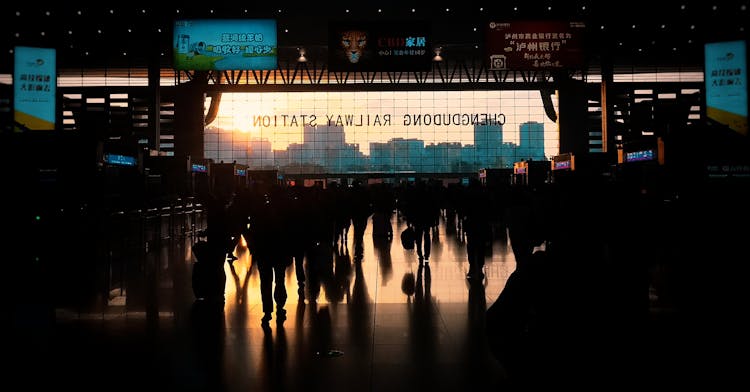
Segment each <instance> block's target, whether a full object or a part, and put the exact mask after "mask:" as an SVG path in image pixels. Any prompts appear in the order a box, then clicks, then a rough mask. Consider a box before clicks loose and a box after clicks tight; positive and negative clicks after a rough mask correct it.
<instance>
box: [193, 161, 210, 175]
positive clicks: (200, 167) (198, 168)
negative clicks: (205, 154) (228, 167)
mask: <svg viewBox="0 0 750 392" xmlns="http://www.w3.org/2000/svg"><path fill="white" fill-rule="evenodd" d="M192 171H193V173H208V168H207V167H206V165H199V164H197V163H193V165H192Z"/></svg>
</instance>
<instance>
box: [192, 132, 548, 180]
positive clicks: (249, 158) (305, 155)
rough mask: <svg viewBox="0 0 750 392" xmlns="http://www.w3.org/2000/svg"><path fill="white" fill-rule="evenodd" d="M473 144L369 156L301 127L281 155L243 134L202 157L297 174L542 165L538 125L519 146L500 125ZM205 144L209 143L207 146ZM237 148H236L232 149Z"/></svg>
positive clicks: (416, 146) (406, 146)
mask: <svg viewBox="0 0 750 392" xmlns="http://www.w3.org/2000/svg"><path fill="white" fill-rule="evenodd" d="M473 133H474V140H475V143H474V144H465V145H464V144H461V143H460V142H438V143H429V144H426V143H425V141H424V140H421V139H418V138H403V137H396V138H392V139H389V140H387V141H386V142H370V143H369V144H368V151H369V154H365V153H363V152H362V151H361V149H360V146H359V145H358V144H353V143H347V142H346V140H345V134H346V129H345V128H344V127H343V126H340V125H324V126H318V125H316V126H312V125H306V126H304V130H303V140H302V142H300V143H291V144H289V145H288V146H287V147H286V148H284V149H274V148H273V147H272V145H271V142H270V141H269V140H267V139H263V138H257V137H251V136H250V135H248V134H242V135H243V136H244V137H245V138H246V139H245V140H244V141H240V142H237V140H235V139H234V138H230V136H232V133H226V132H225V133H220V134H218V136H219V141H218V145H221V146H223V147H218V148H211V147H210V146H207V148H206V157H208V158H211V159H214V160H216V161H227V162H229V161H233V162H236V163H240V164H247V165H248V166H249V167H251V168H255V169H279V170H282V171H296V172H324V171H325V172H353V171H416V172H466V171H476V170H478V169H481V168H491V167H494V168H498V167H503V168H510V167H512V166H513V162H516V161H519V160H525V159H534V160H545V159H547V158H548V156H545V141H544V137H543V135H544V127H543V124H541V123H538V122H534V121H530V122H527V123H524V124H521V126H520V129H519V133H520V134H521V137H520V144H516V143H513V142H506V141H504V140H503V125H500V124H498V123H492V122H490V123H482V124H475V125H474V131H473ZM207 144H208V143H207ZM236 145H239V146H240V148H235V146H236Z"/></svg>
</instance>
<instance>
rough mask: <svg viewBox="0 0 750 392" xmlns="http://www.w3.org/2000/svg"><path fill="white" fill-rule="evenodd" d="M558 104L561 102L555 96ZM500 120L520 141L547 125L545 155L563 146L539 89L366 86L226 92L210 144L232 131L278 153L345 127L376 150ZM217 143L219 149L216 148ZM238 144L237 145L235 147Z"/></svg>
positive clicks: (354, 139) (462, 137)
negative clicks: (524, 131)
mask: <svg viewBox="0 0 750 392" xmlns="http://www.w3.org/2000/svg"><path fill="white" fill-rule="evenodd" d="M553 104H554V105H555V108H556V106H557V100H556V98H555V97H553ZM487 122H499V123H500V125H502V126H503V129H504V132H503V140H504V141H506V142H512V143H515V144H520V126H521V124H523V123H528V122H538V123H541V124H543V132H544V145H545V154H544V155H545V156H552V155H555V154H557V153H558V150H559V134H558V129H557V124H556V123H555V122H553V121H551V120H550V119H549V118H547V116H546V112H545V110H544V107H543V105H542V100H541V97H540V93H539V91H533V90H528V91H527V90H522V91H485V90H480V91H401V92H393V91H374V92H373V91H364V92H293V93H231V94H230V93H225V94H223V95H222V101H221V105H220V108H219V113H218V115H217V117H216V118H215V119H214V121H213V122H211V123H210V124H208V125H207V127H206V143H207V144H206V147H207V149H208V150H211V149H212V147H213V146H212V145H211V143H217V142H218V134H219V133H227V132H228V133H230V135H229V137H230V138H232V139H236V140H237V142H238V143H247V142H249V141H250V140H255V141H261V140H263V139H265V140H266V141H268V142H270V143H271V145H272V148H273V149H274V150H283V149H285V148H287V147H288V146H289V145H290V144H294V143H301V142H302V141H303V129H304V127H305V126H306V125H317V126H324V125H329V124H330V125H340V126H345V127H346V131H345V133H344V137H345V141H346V143H350V144H357V145H359V147H360V151H361V152H363V153H365V154H368V155H369V153H370V152H369V148H370V143H371V142H387V141H388V140H391V139H396V138H399V137H400V138H404V139H414V138H416V139H421V140H423V141H424V142H425V144H426V145H429V144H438V143H442V142H459V143H461V144H462V145H469V144H475V140H474V125H476V124H480V123H487ZM215 148H218V146H216V147H215ZM232 149H233V150H234V149H237V147H236V146H234V147H233V148H232Z"/></svg>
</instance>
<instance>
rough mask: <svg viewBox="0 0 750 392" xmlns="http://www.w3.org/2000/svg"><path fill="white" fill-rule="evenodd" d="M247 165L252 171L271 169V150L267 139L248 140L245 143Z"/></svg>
mask: <svg viewBox="0 0 750 392" xmlns="http://www.w3.org/2000/svg"><path fill="white" fill-rule="evenodd" d="M247 165H248V166H250V167H251V168H254V169H261V168H270V167H273V165H274V158H273V150H272V149H271V142H270V141H269V140H268V139H265V138H263V139H261V138H252V139H250V141H249V142H248V143H247Z"/></svg>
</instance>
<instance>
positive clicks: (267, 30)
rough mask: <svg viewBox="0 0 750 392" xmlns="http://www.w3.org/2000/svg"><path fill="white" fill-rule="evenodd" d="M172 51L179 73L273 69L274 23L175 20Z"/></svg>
mask: <svg viewBox="0 0 750 392" xmlns="http://www.w3.org/2000/svg"><path fill="white" fill-rule="evenodd" d="M172 47H173V49H174V68H175V69H178V70H198V71H208V70H220V71H223V70H271V69H276V65H277V62H278V58H277V55H278V43H277V36H276V20H274V19H196V20H177V21H175V23H174V39H173V46H172Z"/></svg>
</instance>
